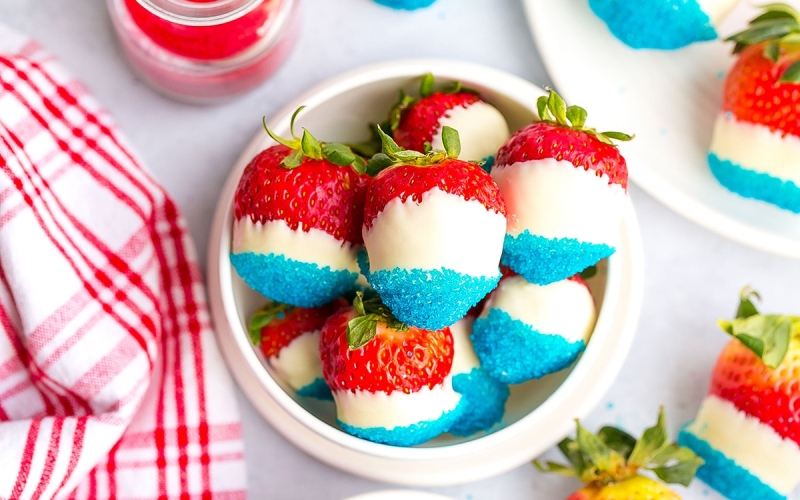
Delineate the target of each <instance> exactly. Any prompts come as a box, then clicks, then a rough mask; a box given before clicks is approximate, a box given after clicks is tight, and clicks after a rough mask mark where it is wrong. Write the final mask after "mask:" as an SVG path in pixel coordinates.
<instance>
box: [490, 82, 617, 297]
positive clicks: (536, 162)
mask: <svg viewBox="0 0 800 500" xmlns="http://www.w3.org/2000/svg"><path fill="white" fill-rule="evenodd" d="M538 111H539V117H540V118H541V121H539V122H535V123H533V124H531V125H528V126H526V127H524V128H522V129H520V130H519V131H517V132H516V133H514V135H512V136H511V138H510V139H509V140H508V142H506V143H505V145H503V147H502V148H501V149H500V151H499V152H498V154H497V161H496V162H495V166H494V168H493V169H492V177H493V178H494V180H495V181H497V185H498V186H499V188H500V192H501V193H502V194H503V198H504V199H505V202H506V207H507V209H508V229H507V231H506V239H505V245H504V248H503V260H502V262H503V264H504V265H507V266H508V267H510V268H511V269H512V270H514V271H515V272H517V273H518V274H520V275H522V276H523V277H525V279H527V280H528V281H529V282H531V283H535V284H538V285H546V284H548V283H553V282H555V281H561V280H564V279H567V278H568V277H570V276H573V275H575V274H578V273H580V272H582V271H583V270H584V269H586V268H588V267H590V266H593V265H595V264H596V263H597V262H599V261H600V260H601V259H604V258H606V257H609V256H610V255H611V254H612V253H614V251H615V248H616V242H617V240H618V238H619V231H620V221H621V218H622V211H623V208H624V204H625V199H626V196H627V191H628V167H627V165H626V164H625V159H624V158H623V157H622V155H621V154H620V152H619V150H618V149H617V147H616V146H615V145H614V143H613V141H612V139H616V140H619V141H627V140H630V139H632V137H631V136H629V135H626V134H622V133H619V132H602V133H600V132H597V131H595V130H594V129H591V128H587V127H586V126H585V123H586V111H585V110H583V109H582V108H579V107H577V106H569V107H567V105H566V104H565V103H564V101H563V99H561V97H559V96H558V94H556V93H555V92H553V91H552V90H551V91H550V94H549V96H547V97H545V96H542V97H540V98H539V102H538Z"/></svg>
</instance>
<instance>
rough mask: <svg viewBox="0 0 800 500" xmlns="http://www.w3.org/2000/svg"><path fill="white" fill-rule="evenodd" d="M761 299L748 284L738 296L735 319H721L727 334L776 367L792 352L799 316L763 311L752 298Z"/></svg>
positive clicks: (719, 322) (770, 365)
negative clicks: (794, 331) (759, 309)
mask: <svg viewBox="0 0 800 500" xmlns="http://www.w3.org/2000/svg"><path fill="white" fill-rule="evenodd" d="M754 299H756V300H761V296H760V295H759V294H758V292H756V291H754V290H752V289H750V287H745V288H744V289H742V291H741V293H740V296H739V307H738V309H737V310H736V318H735V319H734V320H733V321H726V320H719V321H717V324H719V326H720V328H722V330H723V331H725V333H727V334H728V335H730V336H732V337H734V338H735V339H737V340H738V341H739V342H741V343H742V344H744V346H745V347H747V348H748V349H749V350H751V351H753V353H754V354H755V355H756V356H758V357H759V358H760V359H761V360H762V361H763V362H764V364H765V365H767V366H768V367H770V368H773V369H775V368H777V367H778V366H779V365H780V364H781V363H782V362H783V360H784V358H785V357H786V353H787V352H788V351H789V343H790V342H791V339H792V330H793V328H794V326H795V325H796V324H800V317H797V316H788V315H777V314H760V313H759V312H758V309H757V308H756V306H755V304H754V303H753V300H754Z"/></svg>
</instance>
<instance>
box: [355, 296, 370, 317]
mask: <svg viewBox="0 0 800 500" xmlns="http://www.w3.org/2000/svg"><path fill="white" fill-rule="evenodd" d="M353 308H354V309H355V310H356V314H357V315H359V316H366V314H367V310H366V309H364V292H356V296H355V298H354V299H353Z"/></svg>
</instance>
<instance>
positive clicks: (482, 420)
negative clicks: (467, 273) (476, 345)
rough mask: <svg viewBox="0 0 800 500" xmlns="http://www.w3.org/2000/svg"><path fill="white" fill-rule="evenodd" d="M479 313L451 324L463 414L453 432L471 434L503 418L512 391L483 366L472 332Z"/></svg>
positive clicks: (455, 384)
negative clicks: (471, 337) (474, 347)
mask: <svg viewBox="0 0 800 500" xmlns="http://www.w3.org/2000/svg"><path fill="white" fill-rule="evenodd" d="M474 322H475V317H474V316H471V315H467V316H466V317H464V318H463V319H461V320H459V321H458V322H457V323H456V324H454V325H453V326H451V327H450V333H452V335H453V369H452V370H451V371H450V375H451V377H452V378H453V389H454V390H455V391H456V392H457V393H459V394H461V403H459V406H460V407H461V409H462V412H461V416H460V418H459V419H458V420H457V421H456V422H455V423H454V424H453V426H452V427H450V434H454V435H456V436H470V435H472V434H475V433H476V432H479V431H487V432H488V431H489V429H490V428H491V427H492V426H494V425H495V424H497V423H498V422H500V420H502V418H503V414H504V413H505V405H506V401H508V396H509V394H510V392H509V390H508V386H507V385H506V384H504V383H503V382H500V381H499V380H495V379H494V378H492V377H490V376H489V374H488V373H486V371H485V370H484V369H483V368H481V364H480V361H478V357H477V356H476V355H475V350H474V349H473V347H472V341H471V340H470V335H471V334H472V325H473V323H474Z"/></svg>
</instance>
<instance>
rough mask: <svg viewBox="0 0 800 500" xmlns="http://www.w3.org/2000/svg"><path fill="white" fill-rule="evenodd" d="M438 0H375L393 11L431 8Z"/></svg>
mask: <svg viewBox="0 0 800 500" xmlns="http://www.w3.org/2000/svg"><path fill="white" fill-rule="evenodd" d="M435 1H436V0H375V2H377V3H379V4H381V5H385V6H387V7H391V8H393V9H402V10H415V9H422V8H424V7H430V6H431V5H433V2H435Z"/></svg>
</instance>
